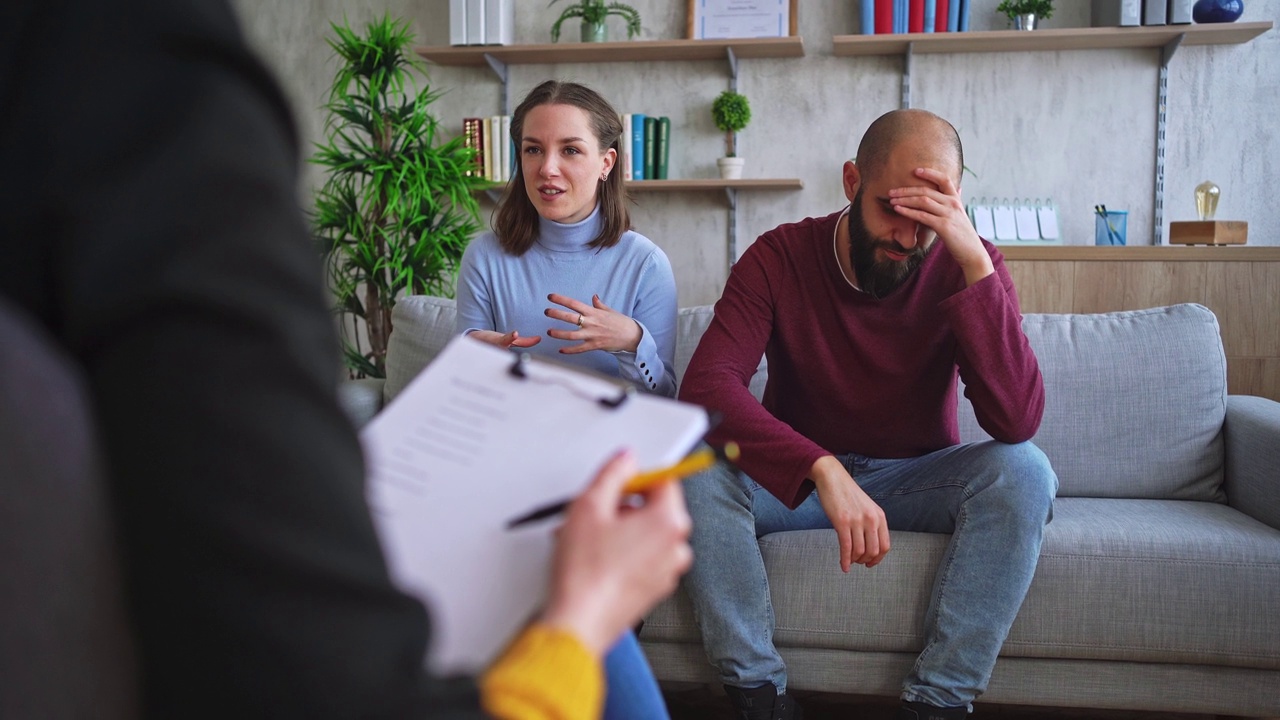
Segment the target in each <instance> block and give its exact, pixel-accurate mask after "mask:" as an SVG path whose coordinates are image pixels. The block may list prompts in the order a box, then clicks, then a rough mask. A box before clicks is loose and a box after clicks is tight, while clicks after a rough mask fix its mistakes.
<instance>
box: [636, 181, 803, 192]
mask: <svg viewBox="0 0 1280 720" xmlns="http://www.w3.org/2000/svg"><path fill="white" fill-rule="evenodd" d="M626 186H627V189H628V190H630V191H631V192H676V191H682V190H803V189H804V181H803V180H801V179H800V178H743V179H739V180H721V179H720V178H699V179H695V180H640V181H627V183H626Z"/></svg>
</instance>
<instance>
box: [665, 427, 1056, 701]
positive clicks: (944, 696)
mask: <svg viewBox="0 0 1280 720" xmlns="http://www.w3.org/2000/svg"><path fill="white" fill-rule="evenodd" d="M839 459H840V460H841V462H843V463H844V466H845V468H846V469H847V470H848V471H849V474H850V475H852V476H853V478H854V481H855V482H857V483H858V486H859V487H861V488H862V490H863V491H864V492H866V493H867V495H869V496H870V497H871V499H873V500H875V501H876V503H878V504H879V505H880V507H881V508H883V509H884V513H885V516H886V518H887V519H888V521H889V528H890V529H891V530H912V531H918V532H931V533H952V536H951V541H950V542H949V543H948V545H947V550H946V553H945V554H944V555H943V558H942V562H941V564H940V565H939V567H938V571H937V575H936V576H935V578H934V584H933V594H932V597H931V599H930V603H929V609H928V613H927V615H926V617H925V637H924V650H923V651H922V652H921V653H920V656H919V658H918V659H917V660H916V664H915V666H914V667H913V668H912V670H911V673H910V674H909V675H908V676H907V678H906V680H905V681H904V683H903V688H902V698H903V699H904V700H912V701H916V702H925V703H929V704H930V705H937V706H942V707H947V706H950V707H956V706H961V705H969V704H970V703H971V702H972V701H973V699H974V698H976V697H977V696H978V695H980V694H981V693H982V691H983V690H985V689H986V686H987V681H988V680H989V679H990V676H991V670H992V668H993V667H994V666H995V662H996V656H997V654H999V652H1000V646H1001V645H1002V644H1003V643H1004V639H1005V637H1006V636H1007V635H1008V633H1009V627H1010V626H1011V625H1012V624H1013V619H1014V617H1015V616H1016V615H1017V614H1018V608H1019V607H1021V606H1022V600H1023V598H1024V597H1025V595H1026V593H1027V588H1028V587H1030V585H1031V576H1032V575H1033V574H1034V572H1035V568H1036V561H1037V559H1038V558H1039V555H1040V542H1041V539H1042V538H1043V537H1044V526H1045V523H1047V522H1048V521H1049V519H1050V517H1051V513H1052V510H1053V497H1054V495H1055V494H1056V492H1057V488H1058V478H1057V475H1055V474H1054V472H1053V469H1052V468H1051V467H1050V466H1049V460H1048V458H1046V457H1045V455H1044V453H1042V452H1041V451H1040V449H1039V448H1037V447H1036V446H1034V445H1032V444H1031V443H1020V444H1016V445H1009V444H1005V443H999V442H984V443H974V444H970V445H956V446H953V447H949V448H946V449H944V450H939V451H937V452H934V453H930V454H928V455H925V456H922V457H918V458H908V459H902V460H877V459H873V458H867V457H863V456H861V455H848V456H843V457H841V458H839ZM685 498H686V500H687V502H688V505H689V512H690V514H691V515H692V516H693V535H692V537H691V543H692V545H693V552H694V561H693V568H692V569H691V570H690V572H689V574H688V575H686V576H685V579H684V581H683V582H684V587H685V589H686V591H687V592H688V594H689V597H690V599H691V600H692V601H693V608H694V612H695V614H696V617H697V619H698V625H699V627H700V628H701V631H702V642H703V645H704V647H705V649H706V651H707V656H708V658H709V659H710V660H711V662H712V664H713V665H715V666H716V667H717V668H718V669H719V671H720V676H721V681H722V682H724V683H725V684H726V685H733V686H736V687H756V686H759V685H761V684H763V683H765V682H772V683H773V684H774V685H776V686H777V687H778V689H779V691H780V692H781V691H785V690H786V686H787V671H786V666H785V665H784V664H783V662H782V658H781V657H780V656H779V655H778V652H777V650H776V649H775V648H774V645H773V623H774V618H773V606H772V603H771V602H770V599H769V580H768V578H767V577H766V576H765V570H764V561H763V559H762V558H761V555H760V549H759V546H758V545H757V544H756V539H757V538H759V537H761V536H764V535H767V534H769V533H774V532H779V531H783V530H811V529H817V528H829V527H831V523H830V521H829V520H828V519H827V516H826V513H825V512H824V511H823V509H822V505H821V503H820V502H819V500H818V495H817V493H816V492H815V493H813V494H811V495H810V496H809V497H808V498H806V499H805V500H804V502H803V503H801V504H800V506H799V507H797V508H796V509H795V510H789V509H787V507H786V506H785V505H783V504H782V503H781V502H780V501H778V499H777V498H775V497H774V496H773V495H772V494H770V493H769V491H767V490H765V489H763V488H762V487H760V485H758V484H757V483H756V482H754V481H753V480H751V479H750V478H747V477H745V476H741V477H739V476H737V475H735V474H734V473H733V472H732V471H731V470H730V469H728V468H726V467H723V466H721V467H717V468H714V469H712V470H708V471H707V472H705V473H702V474H701V475H698V476H697V477H694V478H690V479H689V480H687V481H685ZM831 542H832V545H833V546H835V545H836V542H837V541H836V538H835V535H834V534H833V535H832V537H831ZM892 552H893V551H892V550H890V554H892ZM837 560H838V558H837V556H836V555H835V554H833V556H832V560H831V563H832V566H833V568H835V571H836V572H838V571H839V570H838V565H837ZM850 572H875V570H874V569H871V570H867V569H865V568H860V567H857V566H855V567H854V568H853V569H851V570H850ZM849 611H850V612H857V611H858V609H857V608H856V607H852V608H850V610H849Z"/></svg>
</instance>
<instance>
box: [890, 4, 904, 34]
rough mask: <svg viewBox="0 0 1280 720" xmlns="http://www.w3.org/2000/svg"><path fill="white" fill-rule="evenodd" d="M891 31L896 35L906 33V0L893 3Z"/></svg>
mask: <svg viewBox="0 0 1280 720" xmlns="http://www.w3.org/2000/svg"><path fill="white" fill-rule="evenodd" d="M893 31H894V32H896V33H905V32H906V31H907V0H894V2H893Z"/></svg>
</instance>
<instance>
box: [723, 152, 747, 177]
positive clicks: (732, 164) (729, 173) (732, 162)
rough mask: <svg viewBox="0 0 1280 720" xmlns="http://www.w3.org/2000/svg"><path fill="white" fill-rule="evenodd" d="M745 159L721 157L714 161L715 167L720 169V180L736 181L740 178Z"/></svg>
mask: <svg viewBox="0 0 1280 720" xmlns="http://www.w3.org/2000/svg"><path fill="white" fill-rule="evenodd" d="M746 162H747V161H746V159H745V158H740V157H722V158H719V159H718V160H716V165H717V166H719V167H720V179H722V180H737V179H738V178H740V177H742V166H743V165H744V164H746Z"/></svg>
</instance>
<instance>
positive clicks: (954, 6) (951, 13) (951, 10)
mask: <svg viewBox="0 0 1280 720" xmlns="http://www.w3.org/2000/svg"><path fill="white" fill-rule="evenodd" d="M960 2H961V0H951V4H950V5H948V6H947V32H959V31H960Z"/></svg>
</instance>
